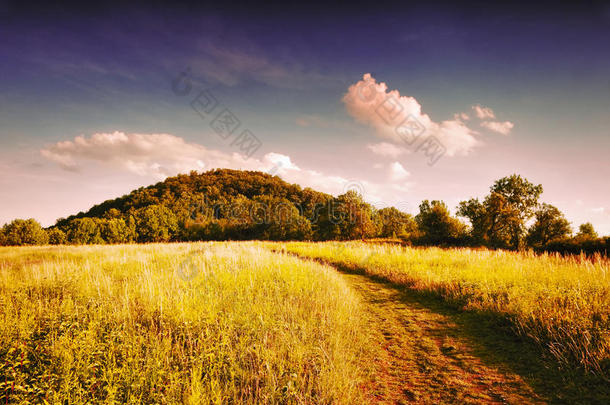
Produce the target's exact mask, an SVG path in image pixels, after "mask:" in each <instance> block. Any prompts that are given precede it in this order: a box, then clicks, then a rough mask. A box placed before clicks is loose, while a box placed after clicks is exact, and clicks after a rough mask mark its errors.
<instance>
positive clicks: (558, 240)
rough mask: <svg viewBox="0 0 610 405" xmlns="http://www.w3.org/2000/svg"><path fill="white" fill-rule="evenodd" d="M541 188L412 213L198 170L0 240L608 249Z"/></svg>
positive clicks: (500, 185) (505, 187) (507, 188)
mask: <svg viewBox="0 0 610 405" xmlns="http://www.w3.org/2000/svg"><path fill="white" fill-rule="evenodd" d="M542 191H543V189H542V186H541V185H535V184H532V183H531V182H529V181H528V180H527V179H525V178H523V177H521V176H519V175H512V176H507V177H504V178H502V179H499V180H497V181H496V182H495V183H494V184H493V185H492V186H491V187H490V190H489V194H488V195H487V196H486V197H485V198H483V199H482V200H479V199H475V198H473V199H470V200H467V201H462V202H460V203H459V205H458V207H456V214H457V216H452V215H451V212H450V210H449V208H448V207H447V205H446V204H445V203H444V202H443V201H438V200H433V201H428V200H425V201H423V202H422V203H421V204H420V205H419V212H418V214H417V215H415V216H413V215H411V214H407V213H404V212H401V211H399V210H398V209H396V208H394V207H389V208H382V209H375V208H374V207H373V206H371V205H370V204H368V203H366V202H365V201H364V200H363V198H362V196H361V195H359V194H358V193H356V192H354V191H348V192H346V193H344V194H342V195H339V196H338V197H333V196H331V195H329V194H325V193H320V192H318V191H315V190H312V189H310V188H305V189H302V188H301V187H300V186H298V185H294V184H289V183H286V182H284V181H283V180H281V179H280V178H279V177H277V176H271V175H268V174H265V173H261V172H251V171H239V170H228V169H223V170H212V171H209V172H206V173H197V172H191V173H190V174H188V175H186V174H185V175H178V176H176V177H171V178H168V179H166V180H165V181H163V182H160V183H157V184H155V185H152V186H149V187H145V188H140V189H137V190H134V191H133V192H131V193H130V194H128V195H125V196H123V197H120V198H117V199H113V200H108V201H105V202H103V203H102V204H99V205H96V206H94V207H92V208H91V209H90V210H89V211H87V212H81V213H78V214H77V215H73V216H71V217H68V218H60V219H59V220H57V223H56V224H55V225H54V226H51V227H49V228H47V229H44V228H43V227H42V226H41V225H40V224H39V223H38V222H36V221H35V220H34V219H27V220H23V219H16V220H14V221H12V222H11V223H8V224H6V225H4V226H3V227H2V228H1V230H0V245H5V246H19V245H44V244H118V243H134V242H138V243H146V242H170V241H198V240H250V239H264V240H316V241H323V240H352V239H367V238H394V239H400V240H401V241H403V242H404V243H408V244H414V245H440V246H486V247H489V248H502V249H513V250H519V249H524V248H533V249H536V250H548V251H557V252H566V253H579V252H580V251H585V252H587V253H594V252H602V253H605V252H606V251H607V250H608V244H609V238H599V237H598V235H597V234H596V232H595V230H594V229H593V226H592V225H591V224H590V223H587V224H582V225H581V226H580V228H579V231H578V232H577V233H576V234H575V235H573V230H572V228H571V225H570V223H569V222H568V221H567V220H566V218H565V216H564V215H563V213H561V211H560V210H559V209H557V208H556V207H554V206H552V205H550V204H546V203H541V202H540V201H539V200H540V195H541V194H542Z"/></svg>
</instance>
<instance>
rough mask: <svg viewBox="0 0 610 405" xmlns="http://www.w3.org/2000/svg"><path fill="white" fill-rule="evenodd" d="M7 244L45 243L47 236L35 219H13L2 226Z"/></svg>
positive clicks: (47, 239)
mask: <svg viewBox="0 0 610 405" xmlns="http://www.w3.org/2000/svg"><path fill="white" fill-rule="evenodd" d="M2 231H3V232H2V233H3V234H4V243H5V244H6V245H8V246H22V245H45V244H47V243H49V237H48V236H47V233H46V232H45V230H44V229H42V226H40V224H39V223H38V222H37V221H36V220H35V219H32V218H30V219H15V220H14V221H12V222H11V223H9V224H6V225H4V227H3V228H2Z"/></svg>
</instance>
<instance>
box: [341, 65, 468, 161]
mask: <svg viewBox="0 0 610 405" xmlns="http://www.w3.org/2000/svg"><path fill="white" fill-rule="evenodd" d="M343 102H344V103H345V107H346V109H347V112H348V113H349V114H350V115H351V116H352V117H353V118H354V119H355V120H356V121H357V122H360V123H362V124H366V125H370V126H371V127H373V128H374V129H375V131H376V134H377V135H378V136H381V137H384V138H386V139H389V140H392V141H394V142H395V143H401V144H405V142H406V144H407V145H411V144H413V143H414V142H415V141H416V140H417V139H421V138H424V137H428V136H434V137H435V138H436V139H437V140H438V141H439V142H440V143H441V144H442V145H443V146H444V147H445V148H446V155H447V156H454V155H458V154H459V155H466V154H468V153H469V152H470V151H471V150H472V149H473V148H474V147H475V146H476V145H477V144H478V143H479V142H478V141H477V139H476V138H475V135H476V132H475V131H473V130H471V129H470V128H468V127H467V126H466V125H465V124H464V123H463V122H462V121H461V120H458V119H454V120H449V121H441V122H435V121H432V119H431V118H430V116H428V115H427V114H425V113H423V112H422V107H421V105H420V104H419V102H418V101H417V100H416V99H415V98H414V97H410V96H406V95H401V94H400V92H399V91H398V90H391V91H389V90H388V86H387V85H386V84H385V83H383V82H377V81H376V80H375V78H374V77H372V76H371V75H370V74H369V73H367V74H365V75H364V76H363V78H362V80H360V81H358V82H357V83H355V84H353V85H351V86H350V87H349V89H348V91H347V93H346V94H345V95H344V96H343Z"/></svg>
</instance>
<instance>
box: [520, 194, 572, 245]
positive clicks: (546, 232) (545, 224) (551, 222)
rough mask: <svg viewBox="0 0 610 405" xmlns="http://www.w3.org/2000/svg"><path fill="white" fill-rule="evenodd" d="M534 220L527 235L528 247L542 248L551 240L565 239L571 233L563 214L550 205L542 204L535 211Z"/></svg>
mask: <svg viewBox="0 0 610 405" xmlns="http://www.w3.org/2000/svg"><path fill="white" fill-rule="evenodd" d="M535 218H536V221H535V222H534V224H533V225H532V226H531V228H530V229H529V232H528V235H527V242H528V244H529V245H530V246H534V247H540V246H544V245H546V244H547V243H549V242H551V241H553V240H557V239H565V238H567V237H568V236H569V235H570V234H571V233H572V228H571V227H570V223H569V222H568V220H567V219H566V218H565V217H564V215H563V213H562V212H561V211H559V209H557V208H556V207H554V206H552V205H550V204H546V203H543V204H542V205H541V206H540V208H538V210H536V213H535Z"/></svg>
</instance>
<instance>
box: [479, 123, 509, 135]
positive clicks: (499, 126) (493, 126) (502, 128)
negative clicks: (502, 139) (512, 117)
mask: <svg viewBox="0 0 610 405" xmlns="http://www.w3.org/2000/svg"><path fill="white" fill-rule="evenodd" d="M481 126H482V127H484V128H487V129H489V130H491V131H494V132H497V133H500V134H502V135H508V134H509V133H510V131H511V130H512V129H513V127H514V126H515V124H513V123H512V122H510V121H504V122H499V121H483V122H481Z"/></svg>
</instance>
